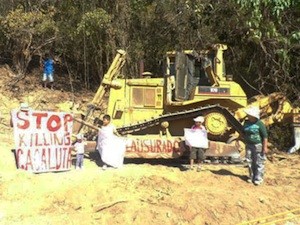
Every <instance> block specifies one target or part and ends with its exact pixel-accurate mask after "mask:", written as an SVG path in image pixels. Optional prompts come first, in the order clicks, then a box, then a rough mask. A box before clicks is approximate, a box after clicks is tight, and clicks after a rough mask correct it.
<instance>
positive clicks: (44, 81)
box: [43, 73, 47, 88]
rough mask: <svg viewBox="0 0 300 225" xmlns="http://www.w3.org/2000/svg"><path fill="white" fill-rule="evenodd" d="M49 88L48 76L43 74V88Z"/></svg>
mask: <svg viewBox="0 0 300 225" xmlns="http://www.w3.org/2000/svg"><path fill="white" fill-rule="evenodd" d="M46 86H47V74H46V73H43V87H44V88H45V87H46Z"/></svg>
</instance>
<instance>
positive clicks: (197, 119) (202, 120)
mask: <svg viewBox="0 0 300 225" xmlns="http://www.w3.org/2000/svg"><path fill="white" fill-rule="evenodd" d="M194 121H195V122H201V123H203V122H204V117H203V116H198V117H196V118H194Z"/></svg>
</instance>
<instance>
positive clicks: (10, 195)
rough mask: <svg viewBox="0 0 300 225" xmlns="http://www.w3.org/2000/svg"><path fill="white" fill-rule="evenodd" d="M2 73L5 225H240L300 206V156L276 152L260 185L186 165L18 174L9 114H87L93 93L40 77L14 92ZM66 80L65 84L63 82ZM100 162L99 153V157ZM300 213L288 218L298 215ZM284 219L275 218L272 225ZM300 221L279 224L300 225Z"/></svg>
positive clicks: (139, 163) (232, 171)
mask: <svg viewBox="0 0 300 225" xmlns="http://www.w3.org/2000/svg"><path fill="white" fill-rule="evenodd" d="M13 79H14V74H13V73H12V72H11V71H10V70H9V68H6V67H3V68H1V69H0V87H1V99H0V100H1V104H0V109H1V124H0V127H1V129H0V140H1V141H0V148H1V153H2V157H1V158H0V198H1V201H0V224H178V225H179V224H181V225H185V224H186V225H187V224H197V225H199V224H226V225H227V224H238V223H241V222H242V221H249V220H253V219H257V218H262V217H266V216H270V215H274V214H278V213H281V212H287V211H290V210H293V209H299V208H300V205H299V202H300V195H299V188H300V157H299V154H295V155H286V154H284V153H280V152H277V153H275V152H274V153H273V154H270V155H269V156H268V159H269V160H268V161H267V163H266V171H267V172H266V179H265V183H264V184H263V185H262V186H254V185H252V184H248V183H247V182H246V179H247V168H246V167H244V166H242V165H205V166H204V170H203V171H201V172H196V171H184V170H183V169H182V168H183V167H184V166H186V165H185V164H186V163H187V162H186V161H184V160H183V161H172V162H171V161H168V160H164V161H163V160H161V161H155V163H152V161H151V160H147V161H146V160H126V161H125V166H124V167H123V168H121V169H118V170H115V169H109V170H106V171H103V170H101V169H100V168H99V167H98V166H97V164H96V162H95V161H94V160H91V159H90V158H89V155H86V158H85V161H84V163H85V169H84V170H81V171H78V170H74V169H73V168H72V170H71V171H68V172H57V173H45V174H30V173H27V172H25V171H21V170H17V169H16V167H15V160H14V157H13V154H12V152H11V149H12V148H13V146H14V145H13V135H12V129H11V128H10V127H9V126H8V124H9V112H10V110H11V109H13V108H16V107H18V106H19V103H20V102H23V101H26V102H28V103H29V104H30V106H31V107H32V108H34V109H38V110H74V109H70V108H72V107H71V106H74V105H76V106H77V108H76V110H83V111H84V110H85V108H84V107H85V104H86V103H87V102H88V101H90V100H91V99H92V96H93V93H90V92H87V91H86V90H84V89H83V88H80V89H78V90H77V89H76V91H75V92H74V93H72V92H70V91H69V90H70V89H71V88H70V87H69V86H68V84H66V85H65V86H66V87H64V86H63V82H61V83H58V84H57V86H56V89H55V90H53V91H52V90H50V89H44V88H42V87H41V84H40V79H39V75H38V73H36V74H34V73H33V74H31V75H30V76H29V75H28V76H27V77H26V78H25V79H24V80H22V81H20V82H18V83H16V84H14V85H11V82H12V80H13ZM62 80H63V79H62ZM94 155H95V154H94ZM299 214H300V210H298V211H295V212H289V213H287V214H285V215H284V216H285V218H286V217H287V216H290V217H294V216H295V215H299ZM275 219H277V220H279V217H278V216H277V217H272V218H270V219H269V220H268V221H274V220H275ZM299 223H300V220H299V217H298V219H297V218H292V219H285V220H283V221H281V222H277V223H274V224H290V225H291V224H299Z"/></svg>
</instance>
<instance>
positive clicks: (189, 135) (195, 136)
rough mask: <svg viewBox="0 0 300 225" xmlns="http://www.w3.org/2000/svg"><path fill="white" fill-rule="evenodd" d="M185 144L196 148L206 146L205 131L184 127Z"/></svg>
mask: <svg viewBox="0 0 300 225" xmlns="http://www.w3.org/2000/svg"><path fill="white" fill-rule="evenodd" d="M184 138H185V144H186V145H188V146H191V147H196V148H208V139H207V131H206V130H202V129H188V128H184Z"/></svg>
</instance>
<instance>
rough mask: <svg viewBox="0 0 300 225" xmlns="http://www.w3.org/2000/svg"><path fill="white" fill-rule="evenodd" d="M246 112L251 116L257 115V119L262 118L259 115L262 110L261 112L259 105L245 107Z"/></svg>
mask: <svg viewBox="0 0 300 225" xmlns="http://www.w3.org/2000/svg"><path fill="white" fill-rule="evenodd" d="M244 112H245V113H246V114H247V115H249V116H252V117H255V118H257V119H259V118H260V116H259V113H260V112H259V108H258V107H257V106H251V107H250V108H247V109H245V110H244Z"/></svg>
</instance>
